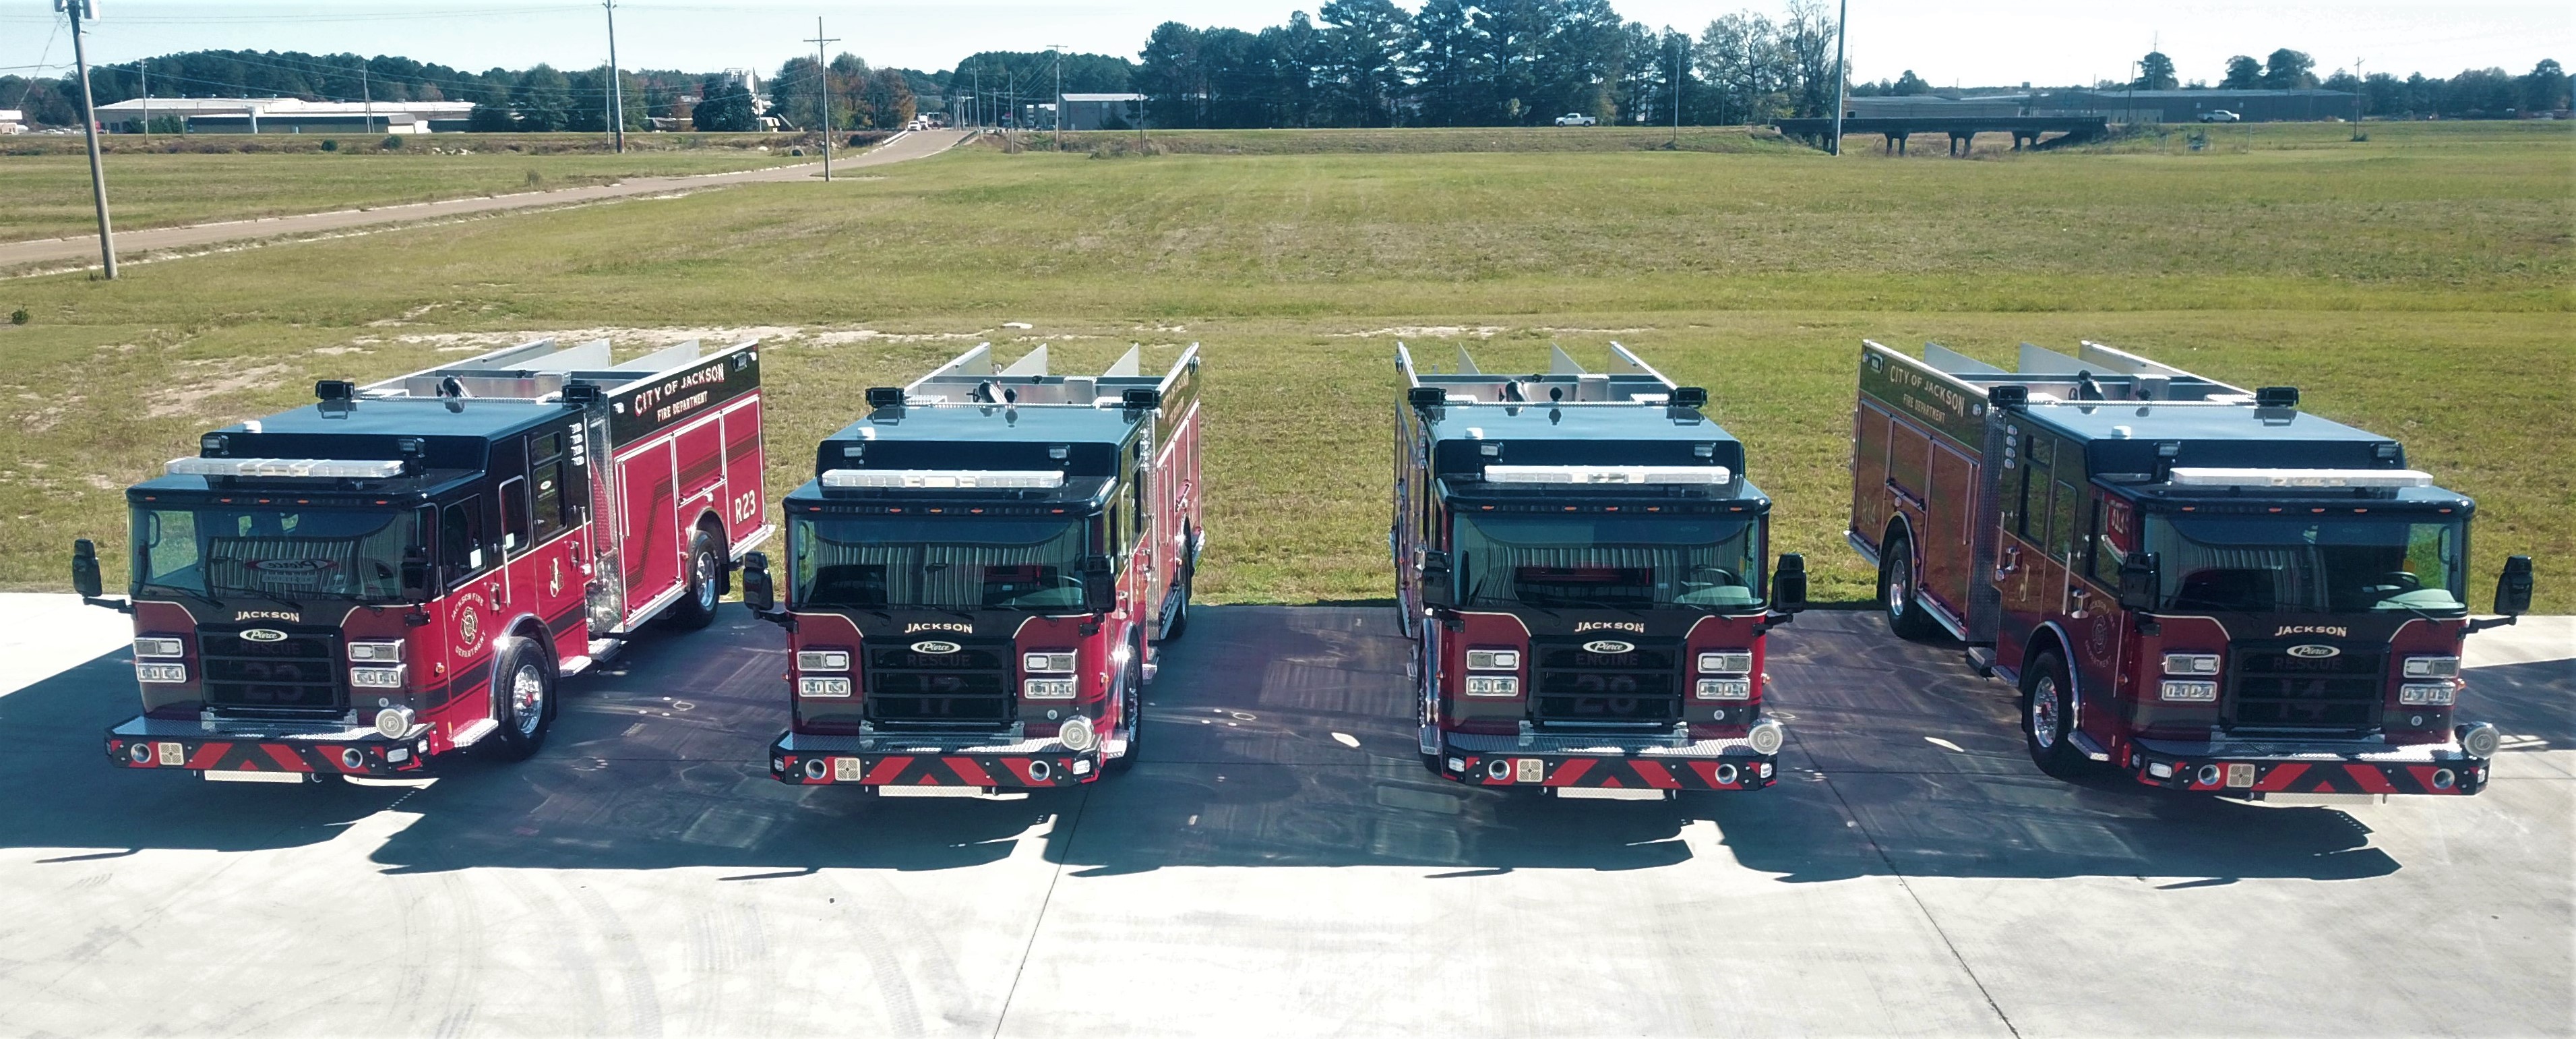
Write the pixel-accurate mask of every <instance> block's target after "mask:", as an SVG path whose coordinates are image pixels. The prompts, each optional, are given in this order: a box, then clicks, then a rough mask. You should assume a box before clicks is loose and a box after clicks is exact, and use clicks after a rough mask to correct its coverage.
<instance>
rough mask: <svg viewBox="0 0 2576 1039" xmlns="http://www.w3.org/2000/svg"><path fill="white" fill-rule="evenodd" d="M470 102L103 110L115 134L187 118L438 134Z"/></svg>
mask: <svg viewBox="0 0 2576 1039" xmlns="http://www.w3.org/2000/svg"><path fill="white" fill-rule="evenodd" d="M473 111H474V103H473V102H471V101H374V102H366V101H305V100H302V99H299V98H292V97H138V98H133V99H130V100H125V101H119V102H116V103H115V104H111V105H100V106H98V119H99V124H100V125H101V126H104V127H106V128H107V130H108V132H110V133H139V132H141V131H142V130H143V129H144V126H145V120H146V119H171V118H177V119H180V120H183V123H182V125H183V126H185V127H186V128H187V132H188V133H388V134H407V133H434V132H440V131H446V130H462V129H465V120H466V117H467V116H469V115H471V114H472V113H473Z"/></svg>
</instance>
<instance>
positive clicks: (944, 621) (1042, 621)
mask: <svg viewBox="0 0 2576 1039" xmlns="http://www.w3.org/2000/svg"><path fill="white" fill-rule="evenodd" d="M1138 356H1139V354H1138V352H1137V351H1134V350H1131V351H1129V352H1128V353H1127V355H1126V356H1125V357H1124V358H1122V359H1121V360H1119V362H1118V363H1117V364H1116V365H1114V366H1112V367H1111V368H1110V369H1109V370H1108V371H1107V372H1106V373H1104V374H1101V375H1096V376H1092V375H1053V374H1050V373H1048V371H1047V359H1046V348H1045V347H1043V346H1041V347H1039V348H1038V349H1036V350H1035V351H1033V352H1031V353H1030V354H1029V355H1028V356H1026V357H1023V358H1021V359H1020V361H1019V362H1018V363H1016V364H1013V365H1011V366H1010V367H1009V368H1007V369H1004V368H1001V367H998V366H997V365H996V364H995V362H994V358H993V353H992V348H991V347H990V346H979V347H977V348H975V349H974V350H971V351H969V352H967V353H966V354H965V355H963V356H961V357H959V358H957V359H956V360H954V361H952V362H950V363H948V364H947V365H944V366H942V367H941V368H939V369H938V370H937V371H935V372H932V373H931V374H930V375H928V376H926V377H924V378H922V379H921V380H920V381H918V382H915V383H913V384H912V385H910V386H907V387H904V388H902V389H896V388H893V387H881V388H877V389H872V390H869V391H868V404H869V406H870V408H871V410H870V411H869V413H868V415H867V417H865V418H863V419H860V420H859V421H858V422H855V423H853V424H851V425H850V426H849V428H847V429H844V430H842V431H840V432H839V433H836V434H834V435H833V436H832V437H831V438H830V439H827V440H825V441H823V443H822V445H821V446H820V447H819V448H818V449H817V450H816V452H815V459H814V478H813V479H812V480H810V481H807V482H806V483H805V485H804V486H802V487H799V488H797V489H796V491H795V492H794V493H792V494H790V495H788V497H787V499H786V502H785V515H786V524H787V546H786V552H787V555H786V559H785V561H784V564H783V567H784V571H785V573H784V575H783V579H784V582H785V584H786V585H787V588H786V591H787V607H786V609H785V611H783V612H781V611H779V610H778V609H777V605H778V604H777V601H776V600H777V595H776V591H777V583H778V581H779V579H780V578H778V577H773V576H772V574H771V572H770V565H769V561H768V560H767V559H766V558H765V557H764V555H763V554H761V553H754V554H753V555H752V556H751V557H750V558H749V559H748V560H747V561H746V568H745V571H744V578H743V599H744V602H745V603H746V604H747V605H749V606H750V607H751V608H752V610H753V611H754V612H755V613H757V614H759V615H761V616H763V617H766V618H769V619H773V620H776V621H779V622H780V623H782V624H783V625H784V626H785V627H786V628H787V638H788V646H789V649H790V651H791V652H790V660H791V664H792V667H791V670H790V671H789V672H788V674H787V681H788V692H789V697H790V703H791V705H792V707H793V714H792V716H791V717H792V720H791V722H790V725H789V728H788V730H787V732H786V733H784V734H782V735H780V736H779V737H778V739H777V741H776V742H775V743H773V744H772V745H771V746H770V751H769V758H770V762H769V763H770V771H771V773H772V774H773V775H775V776H776V777H777V778H778V779H779V780H780V781H782V782H787V783H797V784H833V783H846V784H856V785H858V786H860V787H861V788H863V789H865V790H867V791H869V792H879V791H884V790H892V789H898V788H899V789H901V790H902V792H905V793H914V794H919V793H951V792H953V793H960V794H979V793H992V792H997V791H1005V790H1027V789H1045V788H1052V787H1066V786H1073V785H1076V784H1081V783H1088V782H1091V781H1093V780H1096V779H1098V778H1100V776H1101V775H1102V773H1103V772H1104V771H1118V770H1123V769H1125V768H1126V767H1128V766H1129V765H1132V764H1133V763H1134V762H1135V761H1136V760H1137V757H1138V756H1139V754H1140V753H1141V752H1142V748H1143V730H1142V726H1141V724H1140V723H1141V722H1142V721H1143V710H1144V689H1145V683H1146V682H1147V681H1149V680H1150V679H1151V678H1152V677H1153V675H1154V672H1155V670H1156V659H1155V656H1156V653H1157V649H1156V646H1157V643H1158V642H1159V641H1160V640H1165V639H1172V638H1177V637H1179V636H1180V634H1181V633H1182V631H1183V629H1185V628H1186V627H1187V626H1188V624H1189V601H1190V580H1191V574H1192V573H1193V571H1194V569H1195V567H1196V565H1197V560H1198V552H1199V546H1200V543H1201V541H1202V539H1203V537H1204V535H1203V532H1202V528H1201V526H1200V505H1199V407H1198V378H1199V355H1198V349H1197V348H1196V347H1195V346H1194V347H1191V348H1190V349H1189V350H1187V351H1185V352H1183V353H1182V354H1181V355H1180V357H1179V359H1178V360H1177V361H1175V362H1174V363H1173V365H1172V366H1171V369H1170V370H1169V371H1167V372H1165V373H1163V374H1162V375H1159V376H1155V375H1146V374H1142V373H1141V370H1140V365H1139V362H1138Z"/></svg>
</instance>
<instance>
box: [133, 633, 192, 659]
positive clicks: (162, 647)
mask: <svg viewBox="0 0 2576 1039" xmlns="http://www.w3.org/2000/svg"><path fill="white" fill-rule="evenodd" d="M134 655H135V656H138V657H184V656H187V655H188V645H187V643H185V642H181V641H180V640H178V639H172V638H158V637H154V638H140V639H136V640H134Z"/></svg>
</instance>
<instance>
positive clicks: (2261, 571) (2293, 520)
mask: <svg viewBox="0 0 2576 1039" xmlns="http://www.w3.org/2000/svg"><path fill="white" fill-rule="evenodd" d="M2466 540H2467V539H2466V536H2465V531H2464V529H2463V527H2462V525H2461V524H2460V523H2459V522H2458V521H2451V520H2446V521H2442V522H2435V523H2410V522H2407V521H2405V520H2402V519H2396V518H2369V519H2351V520H2325V519H2318V518H2314V517H2291V516H2260V517H2257V516H2150V517H2148V519H2147V538H2146V549H2147V551H2149V552H2154V553H2156V554H2157V555H2158V556H2159V560H2158V565H2159V568H2160V570H2161V579H2162V582H2163V589H2162V597H2163V600H2164V606H2163V609H2165V610H2167V611H2171V612H2175V613H2194V612H2222V611H2225V612H2246V613H2357V612H2363V611H2368V610H2405V609H2415V610H2425V611H2430V612H2436V613H2439V612H2444V611H2458V610H2462V609H2466V608H2467V606H2466V601H2467V595H2466V594H2465V592H2466V586H2465V584H2464V581H2465V580H2466V576H2467V575H2466V573H2465V568H2464V567H2463V566H2462V562H2463V557H2464V556H2465V553H2466V545H2465V542H2466Z"/></svg>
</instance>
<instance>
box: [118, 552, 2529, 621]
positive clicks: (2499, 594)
mask: <svg viewBox="0 0 2576 1039" xmlns="http://www.w3.org/2000/svg"><path fill="white" fill-rule="evenodd" d="M88 543H89V542H86V541H84V542H81V544H84V545H86V544H88ZM2495 611H2496V612H2497V613H2501V614H2503V615H2505V616H2507V617H2519V616H2521V615H2523V614H2526V613H2529V612H2531V557H2530V556H2508V557H2506V558H2505V561H2504V572H2503V573H2500V574H2497V575H2496V594H2495Z"/></svg>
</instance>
